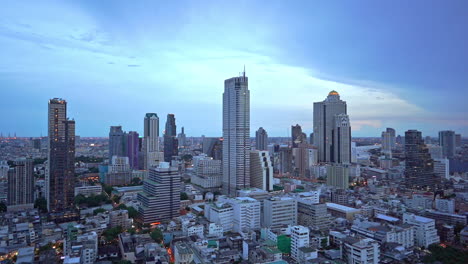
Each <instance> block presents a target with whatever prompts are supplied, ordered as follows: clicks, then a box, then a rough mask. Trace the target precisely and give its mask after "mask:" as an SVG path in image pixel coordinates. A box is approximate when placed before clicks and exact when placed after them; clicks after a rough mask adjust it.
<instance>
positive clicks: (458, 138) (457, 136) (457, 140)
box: [455, 134, 462, 147]
mask: <svg viewBox="0 0 468 264" xmlns="http://www.w3.org/2000/svg"><path fill="white" fill-rule="evenodd" d="M461 145H462V137H461V134H455V147H461Z"/></svg>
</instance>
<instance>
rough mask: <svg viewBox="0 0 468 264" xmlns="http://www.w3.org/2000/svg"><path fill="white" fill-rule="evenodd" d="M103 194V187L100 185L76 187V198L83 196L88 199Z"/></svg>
mask: <svg viewBox="0 0 468 264" xmlns="http://www.w3.org/2000/svg"><path fill="white" fill-rule="evenodd" d="M101 193H102V186H101V185H100V184H98V185H87V186H78V187H75V196H77V195H79V194H81V195H84V196H86V197H88V196H91V195H98V194H101Z"/></svg>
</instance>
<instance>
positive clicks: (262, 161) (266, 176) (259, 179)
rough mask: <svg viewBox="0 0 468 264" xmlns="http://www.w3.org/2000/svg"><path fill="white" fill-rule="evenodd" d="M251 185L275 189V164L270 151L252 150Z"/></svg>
mask: <svg viewBox="0 0 468 264" xmlns="http://www.w3.org/2000/svg"><path fill="white" fill-rule="evenodd" d="M250 186H251V187H255V188H259V189H262V190H265V191H273V164H272V162H271V158H270V154H269V153H268V151H258V150H255V151H252V152H250Z"/></svg>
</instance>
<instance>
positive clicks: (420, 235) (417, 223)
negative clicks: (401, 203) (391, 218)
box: [403, 213, 440, 248]
mask: <svg viewBox="0 0 468 264" xmlns="http://www.w3.org/2000/svg"><path fill="white" fill-rule="evenodd" d="M403 223H406V224H410V225H413V226H414V228H415V231H414V233H415V244H416V245H417V246H418V247H425V248H427V247H428V246H429V245H431V244H435V243H439V242H440V239H439V236H438V235H437V230H436V228H435V221H434V220H433V219H430V218H426V217H422V216H419V215H414V214H409V213H404V214H403Z"/></svg>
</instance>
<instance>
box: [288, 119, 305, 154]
mask: <svg viewBox="0 0 468 264" xmlns="http://www.w3.org/2000/svg"><path fill="white" fill-rule="evenodd" d="M291 141H292V147H293V148H297V145H299V144H300V143H306V142H307V135H306V134H305V133H302V127H301V126H300V125H298V124H296V125H295V126H291Z"/></svg>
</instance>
